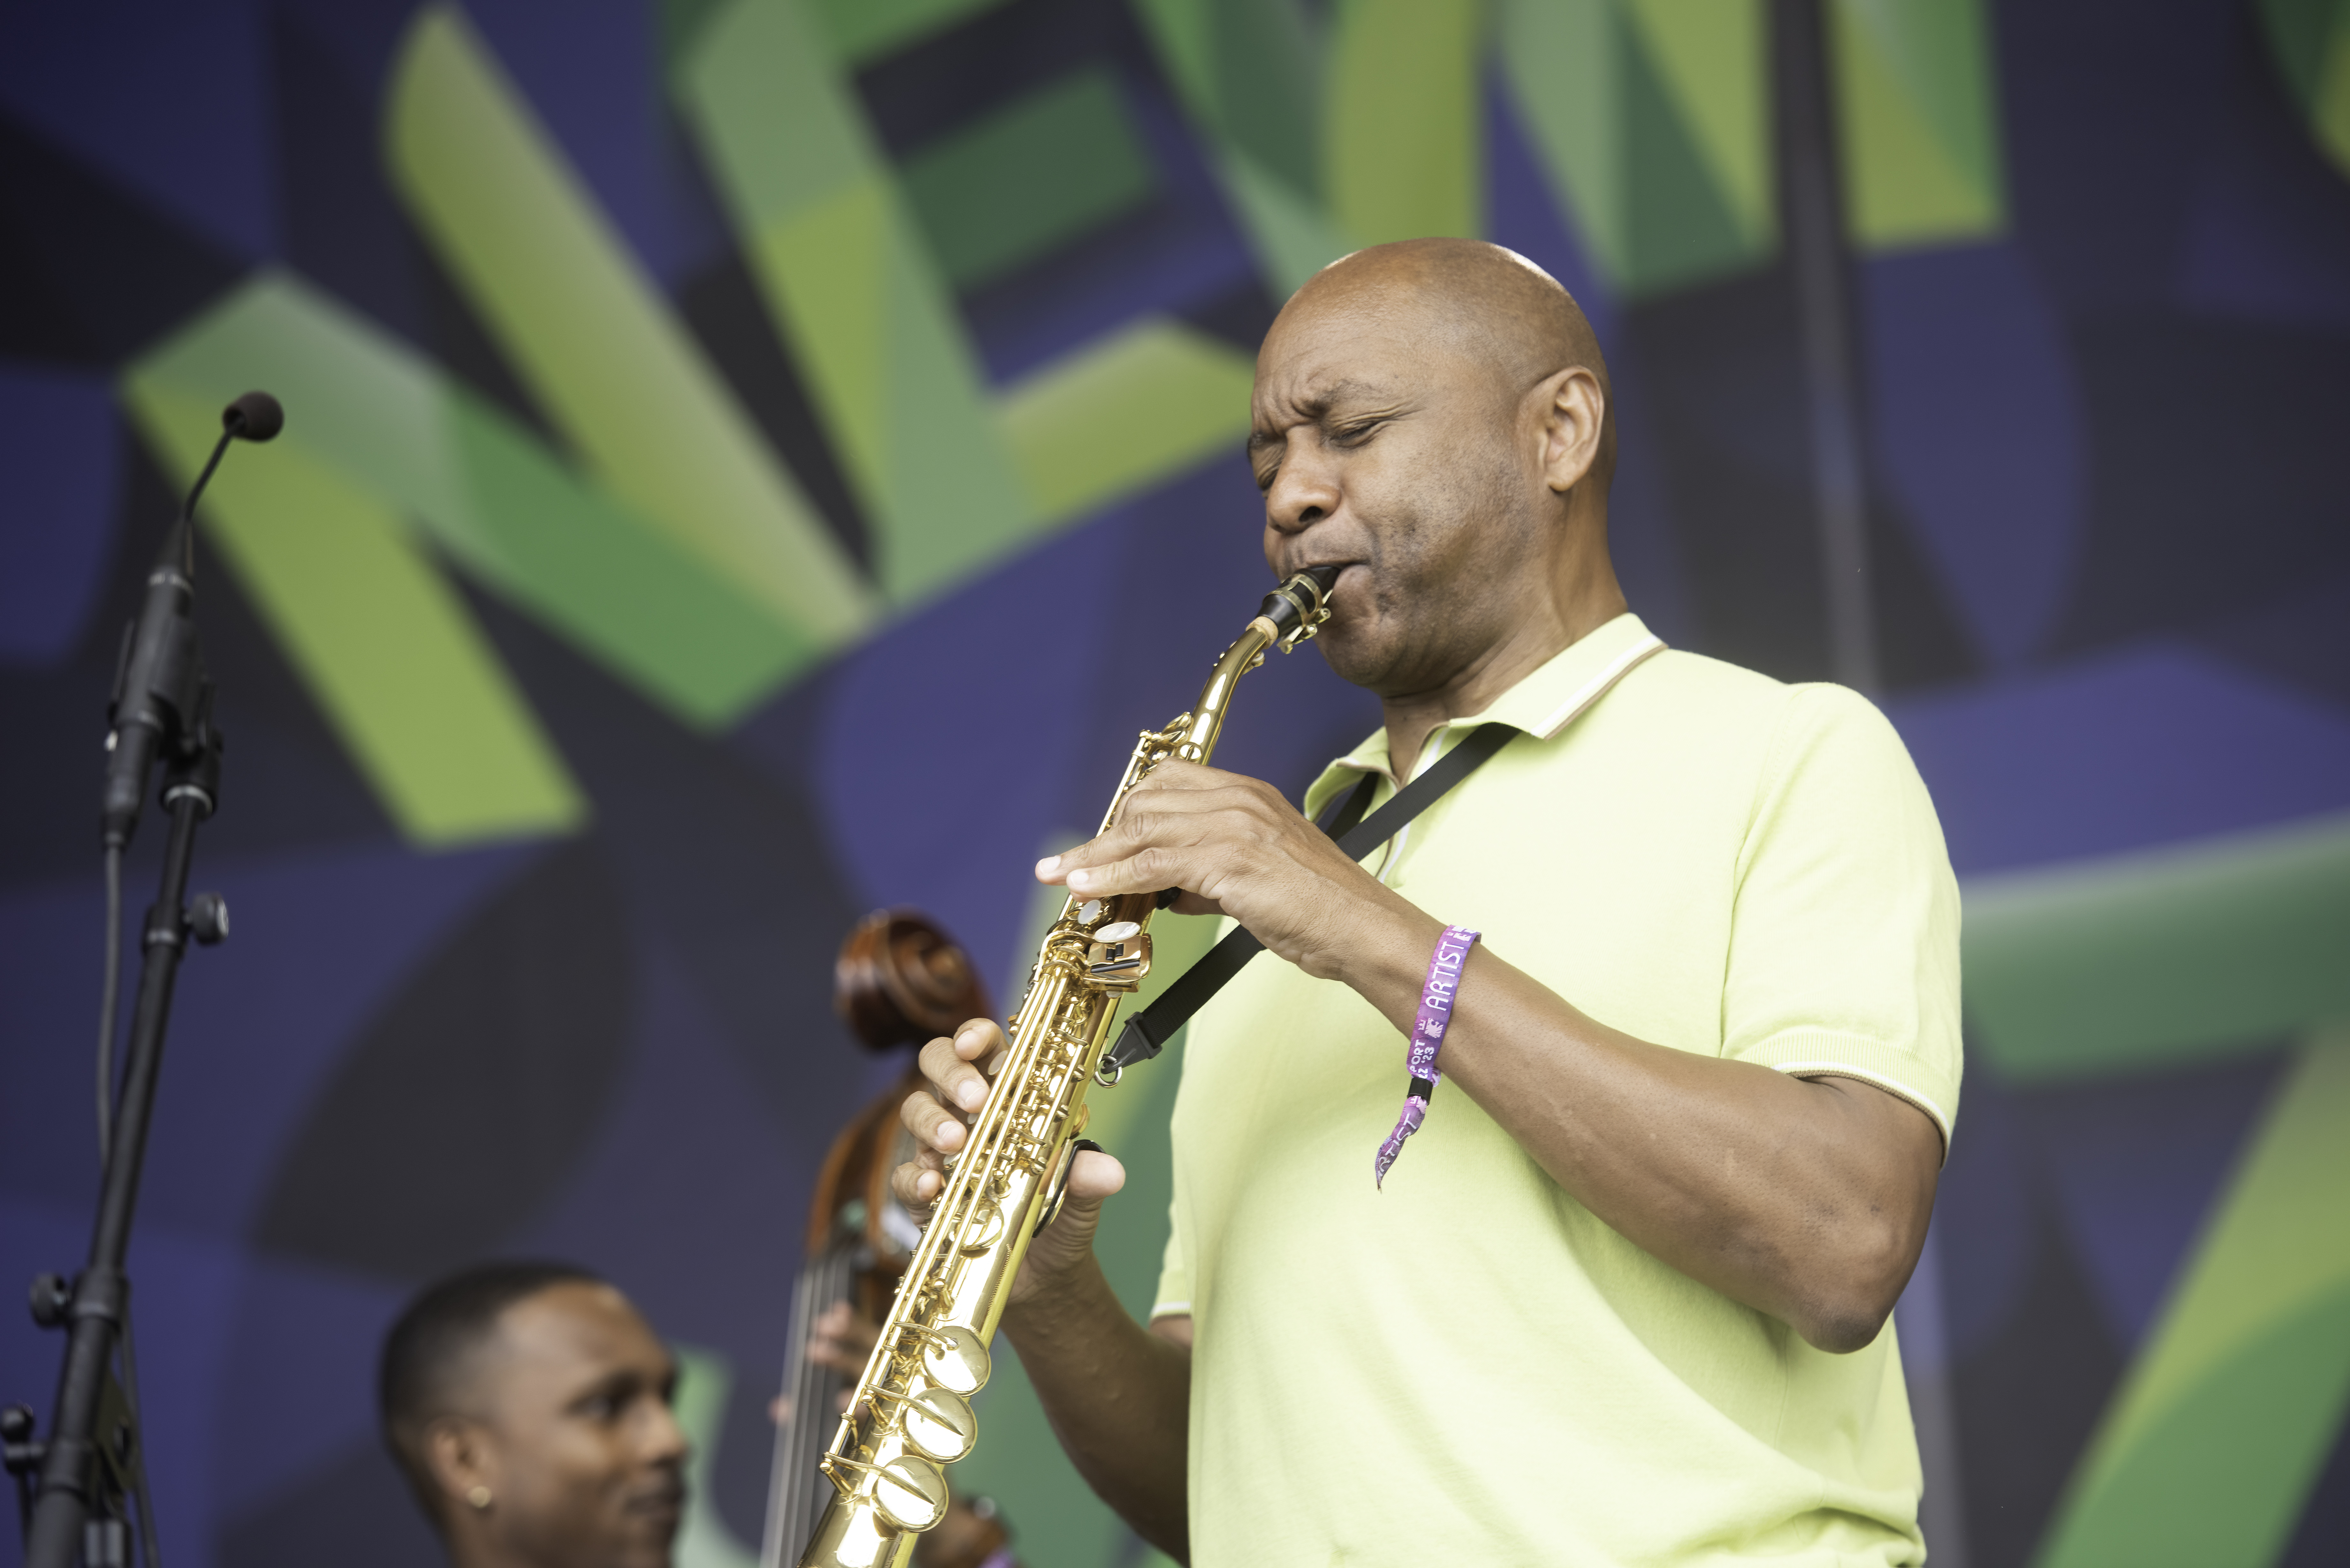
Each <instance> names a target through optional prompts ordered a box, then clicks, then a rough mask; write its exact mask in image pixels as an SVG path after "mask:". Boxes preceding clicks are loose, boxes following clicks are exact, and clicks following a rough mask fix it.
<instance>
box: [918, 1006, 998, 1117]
mask: <svg viewBox="0 0 2350 1568" xmlns="http://www.w3.org/2000/svg"><path fill="white" fill-rule="evenodd" d="M965 1033H972V1031H971V1030H970V1029H969V1028H968V1026H966V1029H965ZM961 1041H962V1035H957V1036H956V1037H955V1038H954V1039H952V1040H950V1039H948V1038H946V1037H945V1036H944V1035H941V1036H940V1037H939V1038H938V1039H936V1040H933V1041H931V1043H930V1044H927V1045H925V1046H923V1047H922V1054H921V1064H922V1076H923V1077H925V1078H928V1079H929V1080H930V1081H931V1085H932V1086H933V1088H934V1089H935V1091H936V1095H937V1099H936V1100H934V1101H933V1102H932V1103H933V1104H937V1103H939V1102H941V1101H942V1102H944V1103H945V1104H947V1105H951V1106H954V1107H955V1108H956V1109H957V1110H961V1111H963V1112H966V1113H968V1112H971V1111H975V1110H977V1109H979V1107H980V1106H983V1105H985V1104H987V1079H986V1078H985V1077H984V1076H983V1075H981V1073H980V1070H979V1069H978V1068H976V1067H974V1066H972V1064H971V1062H970V1060H969V1059H968V1058H967V1057H965V1056H964V1055H963V1054H962V1044H961ZM974 1054H976V1053H974ZM911 1109H912V1102H911V1101H909V1102H908V1111H909V1115H910V1114H911ZM906 1127H907V1129H908V1130H909V1131H910V1132H912V1133H913V1134H915V1136H917V1137H920V1135H921V1131H922V1129H921V1128H920V1127H915V1126H914V1124H913V1122H912V1121H911V1120H909V1121H908V1122H907V1123H906Z"/></svg>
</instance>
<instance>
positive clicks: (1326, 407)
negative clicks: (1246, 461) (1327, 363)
mask: <svg viewBox="0 0 2350 1568" xmlns="http://www.w3.org/2000/svg"><path fill="white" fill-rule="evenodd" d="M1379 390H1380V389H1379V388H1377V387H1373V386H1370V385H1369V384H1367V383H1366V382H1363V381H1357V380H1352V379H1341V380H1336V381H1331V382H1328V383H1326V384H1325V385H1323V386H1319V387H1316V388H1315V389H1313V390H1312V391H1310V392H1308V393H1306V394H1305V396H1304V397H1302V398H1298V399H1295V400H1291V401H1290V402H1289V405H1288V406H1289V407H1290V408H1292V409H1295V410H1296V411H1297V412H1299V413H1301V414H1303V415H1305V418H1306V419H1307V421H1312V422H1315V423H1319V422H1320V421H1323V420H1326V419H1328V418H1329V417H1330V410H1332V409H1333V408H1334V407H1336V405H1337V404H1339V403H1342V402H1344V401H1346V400H1347V399H1349V398H1356V397H1361V396H1364V395H1365V394H1368V393H1377V392H1378V391H1379ZM1280 443H1281V438H1280V437H1279V436H1276V435H1274V434H1273V433H1272V432H1270V431H1266V430H1264V429H1263V428H1262V427H1259V428H1255V429H1252V430H1251V431H1249V439H1248V449H1249V451H1251V452H1262V451H1263V450H1264V449H1265V448H1266V447H1268V446H1278V445H1279V444H1280Z"/></svg>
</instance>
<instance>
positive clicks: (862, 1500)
mask: <svg viewBox="0 0 2350 1568" xmlns="http://www.w3.org/2000/svg"><path fill="white" fill-rule="evenodd" d="M1337 577H1338V568H1337V567H1335V566H1316V567H1312V568H1310V569H1308V570H1306V571H1304V572H1300V573H1298V574H1297V575H1296V576H1294V577H1291V578H1290V579H1289V580H1288V581H1287V582H1285V583H1284V584H1282V585H1281V587H1278V588H1276V589H1274V591H1273V592H1272V593H1270V594H1267V595H1266V596H1265V599H1264V603H1263V606H1262V607H1259V609H1258V610H1257V614H1256V618H1254V619H1253V620H1251V621H1250V622H1249V623H1248V626H1247V627H1246V628H1244V629H1243V631H1242V632H1241V635H1240V637H1239V638H1238V639H1236V640H1235V641H1234V642H1233V643H1232V646H1231V647H1230V648H1228V649H1225V650H1224V652H1223V657H1222V658H1221V659H1217V660H1216V668H1215V672H1214V673H1213V674H1211V676H1209V677H1208V683H1207V684H1206V685H1205V686H1203V687H1201V690H1200V700H1199V701H1197V702H1195V703H1193V704H1192V706H1191V711H1190V712H1188V713H1183V714H1179V715H1178V716H1177V717H1176V718H1175V720H1174V721H1173V722H1170V724H1169V725H1168V726H1167V727H1166V728H1165V729H1164V730H1145V731H1144V732H1142V737H1141V739H1140V740H1139V742H1137V743H1136V745H1135V748H1134V755H1133V756H1132V758H1130V759H1129V760H1128V763H1127V765H1126V776H1125V777H1124V778H1122V779H1120V780H1119V781H1118V792H1117V793H1116V794H1113V795H1112V796H1111V797H1110V804H1109V810H1108V811H1107V812H1106V813H1105V814H1104V815H1103V816H1102V826H1103V827H1104V828H1105V829H1107V827H1108V826H1109V825H1110V824H1111V823H1112V822H1114V821H1116V820H1117V817H1118V807H1119V806H1120V805H1124V804H1125V801H1126V797H1127V795H1128V793H1129V792H1130V791H1131V790H1132V789H1133V788H1134V786H1135V785H1136V784H1139V783H1141V782H1142V780H1143V779H1145V778H1147V777H1149V774H1150V773H1151V771H1152V770H1153V769H1155V768H1157V767H1158V766H1159V763H1163V762H1166V761H1168V760H1169V759H1170V758H1173V759H1177V760H1180V761H1183V762H1192V763H1204V762H1206V761H1207V760H1208V757H1209V754H1210V753H1212V752H1213V751H1214V750H1215V749H1216V739H1217V737H1218V735H1219V734H1221V733H1222V730H1223V726H1224V717H1225V712H1226V709H1227V705H1228V704H1229V703H1230V701H1231V700H1232V688H1233V687H1234V686H1235V685H1236V684H1238V683H1239V680H1240V678H1241V677H1242V676H1243V675H1244V674H1246V673H1248V671H1250V670H1253V669H1255V668H1256V667H1257V666H1258V665H1259V664H1261V663H1263V661H1264V650H1265V649H1267V648H1273V647H1277V648H1279V649H1281V650H1282V651H1283V652H1284V653H1286V652H1288V651H1289V650H1291V649H1294V648H1295V647H1296V646H1297V645H1298V644H1299V643H1301V642H1303V641H1305V639H1308V638H1310V637H1312V636H1313V635H1314V634H1315V631H1316V630H1317V629H1319V628H1320V627H1321V625H1322V623H1323V622H1324V621H1325V620H1327V619H1328V618H1329V615H1330V610H1329V597H1330V591H1331V589H1332V587H1334V586H1335V585H1336V582H1337ZM1158 902H1159V900H1158V899H1157V898H1155V897H1154V896H1152V895H1150V894H1148V893H1139V894H1127V895H1123V896H1121V897H1118V898H1107V899H1098V898H1087V899H1079V898H1076V896H1075V895H1072V896H1071V897H1070V898H1069V899H1068V901H1067V902H1066V904H1065V905H1064V906H1063V908H1062V909H1061V916H1060V919H1057V920H1055V921H1054V922H1053V927H1052V929H1050V930H1049V931H1047V932H1045V940H1044V942H1043V945H1042V946H1041V947H1040V948H1039V949H1038V950H1037V953H1036V965H1035V969H1033V970H1032V971H1030V972H1029V978H1028V994H1027V996H1026V997H1025V998H1024V1000H1023V1001H1022V1002H1021V1003H1020V1010H1019V1012H1017V1013H1015V1014H1014V1017H1013V1020H1012V1038H1011V1045H1010V1049H1009V1051H1008V1052H1007V1053H1006V1054H1005V1056H1004V1058H1003V1062H1002V1064H1000V1065H999V1066H998V1067H997V1069H996V1074H995V1080H994V1083H993V1085H992V1086H991V1087H990V1088H989V1091H988V1096H987V1103H986V1104H985V1105H984V1106H982V1107H981V1108H980V1111H979V1114H978V1116H977V1117H976V1118H975V1119H974V1120H973V1121H972V1124H971V1133H970V1137H969V1138H968V1139H967V1140H966V1141H965V1142H964V1145H963V1147H962V1151H961V1153H960V1154H959V1155H958V1156H957V1157H956V1158H955V1160H954V1163H953V1168H952V1169H951V1172H950V1173H949V1175H948V1178H947V1182H946V1187H945V1189H943V1190H942V1191H941V1193H940V1194H939V1197H938V1201H937V1203H936V1204H935V1205H934V1206H933V1208H932V1210H931V1220H930V1223H929V1225H928V1226H926V1227H925V1228H924V1230H923V1231H922V1240H921V1243H920V1245H919V1246H917V1247H916V1248H915V1249H914V1257H913V1262H911V1263H910V1264H909V1265H908V1266H907V1269H906V1276H905V1279H904V1281H903V1282H901V1283H900V1284H899V1287H898V1295H897V1299H896V1301H895V1302H894V1303H892V1304H891V1306H890V1308H889V1318H888V1320H887V1321H886V1322H884V1323H883V1324H882V1325H881V1336H880V1338H879V1341H878V1342H877V1343H876V1344H875V1345H874V1346H873V1354H872V1356H871V1358H870V1359H868V1361H867V1362H866V1364H865V1371H864V1373H863V1375H862V1376H859V1377H858V1381H857V1388H856V1392H855V1393H854V1394H853V1395H852V1396H851V1397H850V1399H849V1405H848V1408H847V1412H846V1413H845V1414H843V1416H842V1417H841V1418H840V1426H839V1428H838V1430H837V1431H836V1432H835V1433H834V1435H833V1439H832V1444H831V1447H830V1448H829V1449H827V1451H826V1453H825V1455H824V1457H823V1458H822V1459H820V1460H819V1461H818V1467H819V1469H821V1470H822V1472H823V1473H824V1475H825V1476H826V1477H827V1479H828V1480H830V1481H831V1482H832V1488H833V1495H832V1497H831V1498H830V1500H829V1501H827V1503H826V1505H825V1510H824V1513H823V1516H822V1517H821V1518H820V1519H818V1521H816V1534H815V1535H814V1537H813V1538H812V1539H811V1540H810V1541H809V1542H808V1545H807V1549H806V1551H805V1552H802V1553H801V1555H800V1560H799V1561H800V1568H882V1565H889V1568H899V1565H901V1564H903V1563H906V1562H907V1560H908V1559H909V1558H910V1557H911V1556H912V1555H913V1551H914V1543H915V1542H916V1540H917V1539H918V1538H919V1537H920V1534H921V1532H924V1531H926V1530H929V1529H931V1527H933V1526H934V1525H936V1524H937V1523H938V1522H939V1521H940V1520H941V1519H943V1518H944V1517H945V1516H946V1511H947V1483H946V1475H945V1471H944V1467H945V1466H947V1465H949V1464H951V1463H953V1462H954V1461H955V1460H957V1459H962V1457H963V1456H964V1455H966V1454H968V1453H970V1452H971V1450H972V1446H973V1445H974V1443H975V1442H976V1441H977V1440H978V1436H979V1425H978V1422H977V1420H976V1418H975V1417H973V1416H972V1408H971V1398H972V1395H974V1394H976V1393H978V1392H979V1390H980V1388H981V1387H982V1386H984V1385H985V1384H986V1382H987V1376H988V1371H989V1365H990V1363H989V1356H988V1348H987V1347H988V1344H989V1342H990V1341H991V1340H993V1338H994V1337H995V1326H996V1323H997V1321H998V1320H999V1319H1000V1318H1002V1317H1003V1303H1004V1302H1005V1300H1006V1299H1007V1298H1008V1297H1009V1296H1010V1295H1011V1293H1012V1282H1013V1280H1014V1277H1016V1276H1017V1275H1018V1273H1019V1272H1020V1262H1021V1260H1022V1259H1023V1258H1024V1257H1025V1256H1026V1255H1027V1252H1028V1243H1029V1241H1031V1240H1032V1239H1034V1238H1035V1235H1036V1234H1037V1233H1038V1232H1039V1231H1043V1230H1044V1228H1045V1226H1047V1225H1049V1224H1051V1223H1052V1222H1053V1220H1054V1217H1055V1215H1057V1214H1058V1213H1059V1212H1060V1208H1061V1200H1062V1199H1063V1197H1064V1196H1065V1195H1066V1190H1067V1187H1068V1180H1069V1163H1070V1161H1071V1160H1072V1159H1073V1158H1076V1141H1077V1137H1078V1135H1079V1134H1081V1133H1083V1132H1084V1131H1085V1127H1086V1115H1087V1112H1086V1089H1087V1085H1089V1084H1091V1083H1093V1082H1095V1081H1097V1074H1099V1075H1100V1076H1099V1081H1101V1082H1102V1083H1104V1084H1113V1083H1116V1082H1117V1077H1116V1075H1115V1073H1114V1072H1109V1073H1103V1072H1102V1071H1101V1069H1102V1054H1103V1051H1104V1049H1105V1048H1106V1047H1107V1044H1108V1043H1109V1038H1110V1024H1111V1023H1112V1022H1113V1020H1114V1019H1115V1018H1116V1017H1117V1014H1118V1002H1120V1001H1121V1000H1122V999H1123V998H1124V997H1125V996H1126V995H1127V994H1128V993H1129V992H1132V991H1134V990H1135V989H1136V988H1137V987H1138V986H1139V985H1140V984H1141V982H1142V980H1143V977H1144V976H1145V975H1147V974H1149V971H1150V933H1149V929H1148V928H1149V924H1150V917H1151V914H1152V912H1153V911H1154V910H1155V909H1157V907H1158Z"/></svg>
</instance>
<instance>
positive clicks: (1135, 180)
mask: <svg viewBox="0 0 2350 1568" xmlns="http://www.w3.org/2000/svg"><path fill="white" fill-rule="evenodd" d="M900 173H901V177H902V178H903V179H904V181H905V187H906V197H907V200H908V201H910V202H912V203H913V208H914V213H915V216H917V217H918V218H920V220H921V223H922V228H923V231H924V232H925V233H926V234H929V236H930V239H931V247H932V249H933V250H935V251H936V252H937V254H938V259H939V265H941V267H943V268H944V269H945V271H946V275H947V276H948V277H949V278H951V279H952V280H953V282H954V283H955V285H956V286H958V287H962V288H969V287H972V286H976V285H979V284H983V283H987V282H990V281H992V280H993V279H995V278H997V277H1001V276H1002V275H1004V274H1005V273H1008V272H1012V271H1014V270H1015V269H1017V268H1018V267H1019V266H1020V265H1022V264H1024V263H1025V262H1028V261H1030V260H1033V259H1034V258H1035V257H1037V256H1040V255H1043V254H1045V252H1047V251H1049V250H1052V249H1053V248H1054V247H1055V246H1056V245H1059V244H1064V243H1066V241H1069V240H1071V239H1074V238H1076V236H1077V235H1079V234H1084V233H1085V232H1086V231H1087V230H1088V229H1092V228H1095V227H1097V226H1098V225H1100V224H1102V223H1107V221H1108V220H1110V219H1111V218H1114V217H1116V216H1118V214H1119V213H1124V212H1128V211H1129V210H1131V209H1132V208H1134V207H1136V206H1139V205H1140V204H1141V203H1142V202H1145V201H1148V200H1149V197H1150V193H1151V192H1152V190H1153V189H1155V188H1156V186H1157V183H1158V182H1157V181H1156V179H1155V178H1154V177H1153V175H1152V173H1151V168H1150V161H1149V157H1148V156H1147V155H1146V154H1145V153H1144V152H1143V151H1142V144H1141V142H1140V141H1139V140H1137V139H1136V137H1135V134H1134V131H1133V129H1132V124H1131V121H1130V120H1129V119H1128V115H1127V112H1126V106H1125V103H1124V101H1123V99H1121V97H1120V95H1119V92H1118V83H1117V82H1116V80H1115V79H1114V78H1112V77H1111V76H1110V75H1109V73H1108V72H1107V71H1106V70H1103V69H1101V68H1100V67H1087V69H1084V70H1079V71H1074V72H1071V73H1070V74H1069V75H1068V76H1066V77H1064V78H1061V79H1060V80H1059V81H1057V82H1055V83H1054V84H1053V85H1052V86H1050V87H1048V88H1044V89H1042V90H1040V91H1037V92H1034V93H1031V94H1029V95H1028V96H1027V97H1025V98H1023V99H1019V100H1018V101H1017V102H1015V103H1014V104H1012V105H1011V106H1010V107H1009V108H1006V109H1002V110H999V111H998V112H996V113H994V114H992V115H990V116H988V117H987V118H985V119H982V120H980V121H978V122H976V123H975V124H972V125H968V126H965V127H964V128H963V129H962V130H958V131H956V132H955V133H954V134H953V135H951V136H949V137H947V138H945V139H944V140H941V141H938V142H934V143H932V144H931V145H930V146H928V147H925V148H923V149H922V150H921V151H920V152H918V153H916V154H915V155H913V156H912V157H910V158H909V159H908V160H907V161H906V162H905V164H904V166H903V168H902V169H901V171H900Z"/></svg>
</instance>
